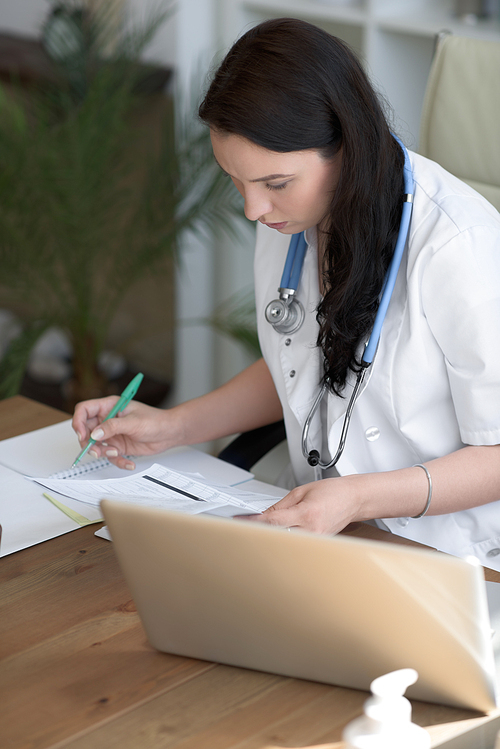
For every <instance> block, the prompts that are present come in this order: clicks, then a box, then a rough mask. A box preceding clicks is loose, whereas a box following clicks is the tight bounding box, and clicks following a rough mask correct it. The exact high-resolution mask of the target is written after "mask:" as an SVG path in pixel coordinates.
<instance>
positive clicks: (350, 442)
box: [255, 153, 500, 569]
mask: <svg viewBox="0 0 500 749" xmlns="http://www.w3.org/2000/svg"><path fill="white" fill-rule="evenodd" d="M410 158H411V162H412V166H413V172H414V179H415V199H414V208H413V216H412V223H411V228H410V235H409V240H408V243H407V247H406V250H405V254H404V256H403V260H402V263H401V267H400V271H399V274H398V278H397V281H396V286H395V289H394V292H393V296H392V299H391V302H390V305H389V310H388V313H387V316H386V319H385V322H384V326H383V329H382V335H381V339H380V344H379V349H378V351H377V355H376V358H375V361H374V364H373V366H372V367H371V371H370V376H369V378H365V385H364V388H363V391H362V393H361V395H360V396H359V398H358V401H357V403H356V406H355V408H354V412H353V416H352V420H351V426H350V429H349V434H348V438H347V444H346V447H345V451H344V454H343V456H342V457H341V459H340V461H339V462H338V464H337V470H338V472H339V473H340V475H346V474H352V473H367V472H372V471H386V470H394V469H397V468H403V467H407V466H411V465H414V464H415V463H423V462H425V461H428V460H431V459H433V458H437V457H440V456H443V455H446V454H448V453H451V452H453V451H455V450H458V449H460V448H461V447H463V446H464V445H495V444H499V443H500V214H499V213H498V212H497V211H496V210H495V209H494V208H493V207H492V206H491V205H490V204H489V203H488V202H487V201H486V200H484V199H483V198H482V197H481V196H480V195H479V194H478V193H476V192H475V191H474V190H472V189H471V188H469V187H468V186H467V185H465V184H464V183H463V182H461V181H460V180H458V179H456V178H455V177H453V176H452V175H450V174H449V173H447V172H446V171H445V170H444V169H442V168H441V167H440V166H439V165H437V164H435V163H434V162H432V161H429V160H428V159H425V158H424V157H422V156H418V155H416V154H413V153H411V154H410ZM306 239H307V241H308V245H309V246H308V251H307V253H306V257H305V261H304V267H303V271H302V276H301V280H300V284H299V288H298V290H297V297H298V298H299V299H300V300H301V302H302V304H303V305H304V307H305V309H306V319H305V322H304V325H303V326H302V328H301V329H300V330H299V331H298V332H297V333H295V334H293V335H288V336H287V335H280V334H278V333H276V331H275V330H274V329H273V328H272V327H271V325H270V324H269V323H268V322H267V321H266V320H265V317H264V310H265V308H266V305H267V304H268V303H269V302H270V301H271V300H273V299H275V298H276V297H277V287H278V286H279V281H280V278H281V274H282V270H283V265H284V262H285V257H286V253H287V250H288V244H289V240H290V238H289V237H287V236H285V235H282V234H279V233H278V232H276V231H274V230H272V229H269V228H268V227H265V226H262V225H259V228H258V232H257V248H256V255H255V287H256V305H257V319H258V330H259V338H260V343H261V348H262V352H263V355H264V358H265V360H266V362H267V365H268V367H269V369H270V371H271V374H272V377H273V380H274V383H275V385H276V389H277V391H278V395H279V397H280V400H281V403H282V405H283V412H284V418H285V424H286V430H287V437H288V445H289V450H290V458H291V463H292V468H293V473H294V477H295V481H296V483H297V484H304V483H307V482H309V481H312V480H313V478H314V476H313V469H311V468H310V466H309V465H308V464H307V461H306V460H305V458H304V457H303V455H302V451H301V433H302V427H303V424H304V421H305V419H306V416H307V414H308V413H309V410H310V408H311V406H312V403H313V401H314V398H315V397H316V395H317V393H318V387H319V384H318V383H319V381H320V377H321V359H320V351H319V349H318V348H317V346H316V337H317V332H318V326H317V322H316V316H315V310H316V307H317V305H318V302H319V299H320V296H319V284H318V261H317V250H316V231H315V229H312V230H309V231H308V232H306ZM353 384H354V378H351V380H350V381H349V382H348V385H347V387H346V398H338V397H336V396H333V395H329V396H328V399H327V405H326V408H324V409H323V414H322V417H321V416H320V415H319V414H318V415H317V416H316V417H315V419H314V421H313V423H312V426H311V430H310V438H309V449H312V448H313V447H314V448H316V449H319V447H320V446H321V445H323V447H326V440H327V441H328V449H329V451H330V454H331V455H333V454H334V453H335V452H336V450H337V445H338V441H339V437H340V431H341V428H342V423H343V417H344V413H345V408H346V405H347V402H348V399H349V395H350V393H351V392H352V386H353ZM322 420H323V422H326V429H323V430H322V428H321V421H322ZM322 457H323V459H324V457H325V452H324V450H323V452H322ZM422 501H423V503H425V496H423V497H422ZM383 524H384V525H385V526H386V527H387V528H389V529H390V530H391V531H392V532H394V533H397V534H399V535H401V536H406V537H407V538H411V539H414V540H416V541H420V542H421V543H424V544H428V545H430V546H433V547H436V548H438V549H441V550H443V551H447V552H449V553H451V554H455V555H458V556H467V555H474V556H476V557H478V558H479V560H480V561H481V563H482V564H483V565H486V566H489V567H492V568H494V569H500V501H499V502H494V503H491V504H489V505H484V506H482V507H476V508H474V509H471V510H464V511H461V512H456V513H451V514H448V515H438V516H425V517H423V518H420V519H409V518H397V519H394V518H392V519H391V518H388V519H383Z"/></svg>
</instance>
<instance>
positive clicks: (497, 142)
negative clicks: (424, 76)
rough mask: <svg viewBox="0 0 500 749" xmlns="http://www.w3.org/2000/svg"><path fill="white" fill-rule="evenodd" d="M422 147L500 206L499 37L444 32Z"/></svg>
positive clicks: (244, 453)
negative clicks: (490, 38)
mask: <svg viewBox="0 0 500 749" xmlns="http://www.w3.org/2000/svg"><path fill="white" fill-rule="evenodd" d="M419 150H420V153H421V154H422V155H423V156H427V157H428V158H430V159H432V160H433V161H437V162H438V163H439V164H441V166H443V167H444V168H445V169H447V170H448V171H449V172H451V173H452V174H454V175H455V176H457V177H459V178H460V179H462V180H464V182H467V183H468V184H469V185H471V187H473V188H474V189H475V190H477V191H478V192H480V193H481V194H482V195H484V197H485V198H486V199H487V200H489V201H490V203H492V204H493V205H494V206H495V207H496V208H497V209H498V210H500V43H498V42H485V41H481V40H478V39H469V38H466V37H457V36H452V35H449V34H440V35H439V37H438V39H437V43H436V52H435V55H434V59H433V62H432V66H431V71H430V74H429V80H428V83H427V88H426V93H425V97H424V105H423V111H422V120H421V127H420V149H419ZM285 438H286V434H285V428H284V424H283V422H282V421H280V422H276V423H275V424H270V425H269V426H266V427H261V428H259V429H254V430H252V431H250V432H245V433H244V434H242V435H240V436H239V437H237V438H236V439H235V440H234V441H233V442H231V443H230V444H229V445H228V446H227V447H226V448H225V449H224V450H222V452H221V453H220V454H219V458H221V459H222V460H225V461H227V462H228V463H233V464H235V465H238V466H240V468H245V469H246V470H250V469H251V468H252V466H253V465H254V464H255V463H256V462H257V461H258V460H260V458H262V457H263V456H264V455H265V454H266V453H267V452H268V451H269V450H271V449H272V448H273V447H274V446H276V445H277V444H279V443H280V442H281V441H282V440H284V439H285Z"/></svg>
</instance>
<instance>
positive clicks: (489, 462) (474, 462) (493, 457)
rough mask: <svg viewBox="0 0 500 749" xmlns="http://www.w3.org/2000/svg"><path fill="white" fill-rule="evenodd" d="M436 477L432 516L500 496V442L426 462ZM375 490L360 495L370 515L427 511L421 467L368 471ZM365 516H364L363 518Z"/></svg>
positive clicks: (430, 509)
mask: <svg viewBox="0 0 500 749" xmlns="http://www.w3.org/2000/svg"><path fill="white" fill-rule="evenodd" d="M425 465H426V468H427V470H428V471H429V473H430V475H431V479H432V500H431V504H430V507H429V510H428V512H427V514H428V515H442V514H445V513H449V512H458V511H459V510H466V509H469V508H471V507H477V506H479V505H483V504H487V503H489V502H494V501H496V500H497V499H500V445H491V446H477V447H473V446H468V447H464V448H462V449H461V450H457V451H456V452H454V453H450V454H449V455H445V456H444V457H442V458H436V459H435V460H430V461H428V462H426V463H425ZM366 476H367V479H368V477H370V478H369V481H370V485H371V488H372V491H371V492H368V491H366V489H365V491H364V492H363V497H362V498H361V497H360V513H361V514H363V515H367V517H366V518H362V519H370V518H374V517H400V516H408V517H412V516H414V515H418V514H419V513H420V512H422V511H423V509H424V507H425V504H426V499H427V495H428V489H429V484H428V479H427V476H426V474H425V472H424V471H423V470H422V469H421V468H419V467H414V468H405V469H401V470H398V471H389V472H384V473H380V474H367V475H366ZM360 519H361V518H360Z"/></svg>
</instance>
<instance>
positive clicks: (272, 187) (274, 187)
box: [266, 182, 288, 190]
mask: <svg viewBox="0 0 500 749" xmlns="http://www.w3.org/2000/svg"><path fill="white" fill-rule="evenodd" d="M287 184H288V182H283V183H282V184H281V185H266V187H267V189H268V190H283V189H284V188H285V187H286V186H287Z"/></svg>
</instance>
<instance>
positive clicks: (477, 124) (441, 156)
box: [419, 34, 500, 210]
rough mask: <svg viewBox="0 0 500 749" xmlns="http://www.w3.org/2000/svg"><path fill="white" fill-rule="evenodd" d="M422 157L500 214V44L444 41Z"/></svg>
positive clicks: (432, 80) (427, 105)
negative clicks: (467, 185)
mask: <svg viewBox="0 0 500 749" xmlns="http://www.w3.org/2000/svg"><path fill="white" fill-rule="evenodd" d="M419 151H420V153H421V154H422V155H423V156H427V157H428V158H429V159H432V160H433V161H437V162H438V164H441V166H443V167H444V168H445V169H447V170H448V171H449V172H451V173H452V174H454V175H455V176H456V177H459V179H462V180H463V181H464V182H467V184H469V185H470V186H471V187H473V188H474V189H475V190H477V191H478V192H479V193H481V195H483V196H484V197H485V198H486V199H487V200H489V201H490V203H492V204H493V205H494V206H495V208H497V210H500V43H498V42H490V41H482V40H480V39H470V38H467V37H458V36H452V35H449V34H442V35H440V36H439V37H438V41H437V45H436V52H435V55H434V59H433V62H432V66H431V71H430V74H429V80H428V83H427V88H426V92H425V97H424V105H423V110H422V119H421V125H420V147H419Z"/></svg>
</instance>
